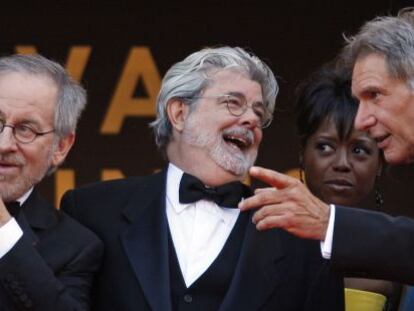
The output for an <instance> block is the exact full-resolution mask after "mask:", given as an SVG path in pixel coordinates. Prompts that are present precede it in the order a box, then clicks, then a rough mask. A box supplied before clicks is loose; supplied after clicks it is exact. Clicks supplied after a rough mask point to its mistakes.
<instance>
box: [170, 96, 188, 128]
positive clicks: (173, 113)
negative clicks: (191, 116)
mask: <svg viewBox="0 0 414 311" xmlns="http://www.w3.org/2000/svg"><path fill="white" fill-rule="evenodd" d="M188 113H189V106H188V105H187V104H186V103H185V102H184V101H183V100H181V99H179V98H172V99H170V100H169V101H168V103H167V114H168V119H169V120H170V123H171V125H172V127H173V128H174V129H175V130H177V131H179V132H181V131H182V130H183V129H184V123H185V120H186V118H187V116H188Z"/></svg>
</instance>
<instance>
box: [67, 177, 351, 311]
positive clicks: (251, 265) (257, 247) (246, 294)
mask: <svg viewBox="0 0 414 311" xmlns="http://www.w3.org/2000/svg"><path fill="white" fill-rule="evenodd" d="M165 183H166V176H165V171H164V172H161V173H158V174H155V175H151V176H148V177H136V178H129V179H123V180H118V181H109V182H103V183H97V184H94V185H90V186H87V187H84V188H80V189H77V190H74V191H70V192H68V193H66V194H65V196H64V197H63V200H62V209H64V210H65V211H66V212H68V213H69V214H71V215H72V216H73V217H74V218H76V219H78V220H79V221H80V222H82V223H83V224H85V225H86V226H87V227H89V228H91V229H92V230H93V231H94V232H95V233H96V234H97V235H98V236H99V237H100V238H101V239H102V240H103V242H104V245H105V255H104V260H103V265H102V268H101V270H100V273H98V281H97V286H96V287H95V288H94V292H93V296H92V297H93V298H92V299H93V304H92V306H93V309H94V310H99V311H103V310H108V311H109V310H111V311H113V310H117V311H127V310H131V311H132V310H134V311H135V310H157V311H169V310H171V299H170V286H169V283H170V282H169V275H170V273H169V264H168V259H169V254H168V221H167V217H166V212H165V210H166V207H165V189H166V184H165ZM220 310H249V311H251V310H318V311H323V310H329V311H333V310H343V288H342V277H341V276H338V275H336V274H335V273H334V272H333V271H331V270H330V267H329V266H328V263H327V262H326V261H323V260H322V259H321V255H320V246H319V243H318V242H316V241H306V240H300V239H297V238H295V237H293V236H291V235H289V234H287V233H286V232H284V231H279V230H268V231H265V232H259V231H257V230H256V229H255V226H254V225H253V224H252V223H251V221H250V222H249V224H248V226H247V228H246V231H245V234H244V242H243V246H242V250H241V254H240V258H239V261H238V264H237V267H236V269H235V274H234V276H233V280H232V283H231V285H230V287H229V288H228V291H227V294H226V297H225V299H224V301H223V303H222V305H221V308H220Z"/></svg>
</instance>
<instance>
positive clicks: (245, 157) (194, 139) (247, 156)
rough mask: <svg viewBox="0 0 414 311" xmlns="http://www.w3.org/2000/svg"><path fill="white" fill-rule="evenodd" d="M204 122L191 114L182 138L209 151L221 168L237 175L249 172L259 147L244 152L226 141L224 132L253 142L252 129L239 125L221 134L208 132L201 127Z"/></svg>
mask: <svg viewBox="0 0 414 311" xmlns="http://www.w3.org/2000/svg"><path fill="white" fill-rule="evenodd" d="M201 124H202V122H200V120H197V118H196V117H192V116H191V115H190V116H189V118H188V119H187V121H186V124H185V127H184V130H183V134H182V135H183V136H182V139H183V141H184V142H186V143H187V144H189V145H192V146H195V147H200V148H203V149H205V150H207V151H208V155H209V156H210V158H211V159H212V160H213V161H214V162H215V163H216V164H217V165H218V166H220V167H221V168H223V169H224V170H226V171H229V172H231V173H232V174H234V175H236V176H243V175H245V174H247V172H248V170H249V168H250V167H251V166H252V165H253V164H254V162H255V161H256V157H257V149H256V150H250V151H248V152H243V151H242V150H240V149H239V148H234V147H232V146H231V145H230V144H228V143H226V142H225V141H224V139H223V134H230V133H232V134H237V135H239V136H240V135H243V136H245V137H246V140H249V141H251V142H253V140H254V135H253V132H252V131H251V130H248V129H246V128H242V127H238V128H232V129H227V130H224V131H223V132H222V133H221V135H216V134H215V133H212V132H206V131H204V130H203V129H202V128H201Z"/></svg>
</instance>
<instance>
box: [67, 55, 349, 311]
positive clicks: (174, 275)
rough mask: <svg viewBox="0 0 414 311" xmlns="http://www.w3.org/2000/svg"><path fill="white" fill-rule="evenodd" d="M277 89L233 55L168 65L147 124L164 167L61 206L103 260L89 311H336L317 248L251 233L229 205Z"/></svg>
mask: <svg viewBox="0 0 414 311" xmlns="http://www.w3.org/2000/svg"><path fill="white" fill-rule="evenodd" d="M277 91H278V85H277V83H276V80H275V77H274V75H273V73H272V72H271V70H270V68H269V67H268V66H267V65H266V64H264V63H263V62H262V61H261V60H259V59H258V58H257V57H256V56H253V55H251V54H248V53H247V52H246V51H244V50H243V49H240V48H230V47H221V48H207V49H203V50H201V51H198V52H195V53H193V54H191V55H190V56H188V57H187V58H185V59H184V60H183V61H181V62H178V63H176V64H175V65H173V66H172V67H171V68H170V70H169V71H168V72H167V73H166V75H165V77H164V79H163V82H162V86H161V90H160V92H159V95H158V99H157V109H158V114H157V119H156V120H155V121H154V122H153V123H152V124H151V125H152V127H153V129H154V132H155V136H156V143H157V145H158V147H159V149H160V150H161V151H162V152H163V153H164V155H165V156H166V158H167V159H168V161H169V165H168V167H167V168H166V169H165V170H163V171H162V172H160V173H158V174H154V175H151V176H147V177H135V178H129V179H124V180H120V181H110V182H103V183H98V184H94V185H91V186H87V187H85V188H81V189H77V190H74V191H71V192H69V193H67V194H66V195H65V196H64V198H63V200H62V208H63V209H64V210H66V211H68V212H69V213H70V214H72V215H74V216H75V217H76V218H77V219H79V220H80V221H81V222H83V223H84V224H85V225H86V226H88V227H90V228H91V229H92V230H93V231H95V232H96V233H97V234H98V236H99V237H100V238H101V239H102V240H103V241H104V244H105V247H106V248H105V254H106V255H105V258H104V261H103V265H102V268H101V270H100V274H99V277H98V280H99V281H98V283H97V286H96V287H95V290H96V291H95V292H94V295H93V297H94V310H100V311H105V310H108V311H109V310H111V311H112V310H159V311H164V310H197V311H200V310H201V311H203V310H259V309H260V310H318V311H321V310H342V309H343V302H342V301H343V297H342V295H343V288H342V287H341V282H342V281H341V278H340V277H339V276H336V275H335V274H334V273H332V272H331V271H329V267H328V266H327V265H326V264H325V262H324V261H323V260H322V259H321V257H320V254H319V252H320V250H319V244H318V243H317V242H312V241H305V240H300V239H298V238H295V237H293V236H290V235H289V234H286V233H285V232H284V231H282V230H273V231H266V232H259V231H257V230H256V229H255V227H254V225H253V224H252V221H251V214H250V212H248V213H240V211H239V210H238V209H237V208H236V207H237V204H238V203H239V202H240V200H242V199H243V198H246V197H248V196H249V195H251V190H250V188H249V187H247V186H245V185H244V184H242V183H241V181H242V180H243V179H244V178H245V177H246V174H247V171H248V169H249V168H250V166H252V165H253V163H254V161H255V160H256V156H257V152H258V148H259V145H260V142H261V141H262V136H263V132H262V129H263V128H264V127H266V126H268V125H269V124H270V122H271V115H272V112H273V110H274V105H275V99H276V95H277Z"/></svg>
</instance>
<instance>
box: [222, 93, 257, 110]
mask: <svg viewBox="0 0 414 311" xmlns="http://www.w3.org/2000/svg"><path fill="white" fill-rule="evenodd" d="M224 95H232V96H236V97H244V98H245V99H246V101H247V98H246V96H245V95H244V94H243V93H241V92H234V91H233V92H227V93H225V94H224ZM254 104H261V105H263V106H265V104H264V103H263V100H258V101H255V102H254Z"/></svg>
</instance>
